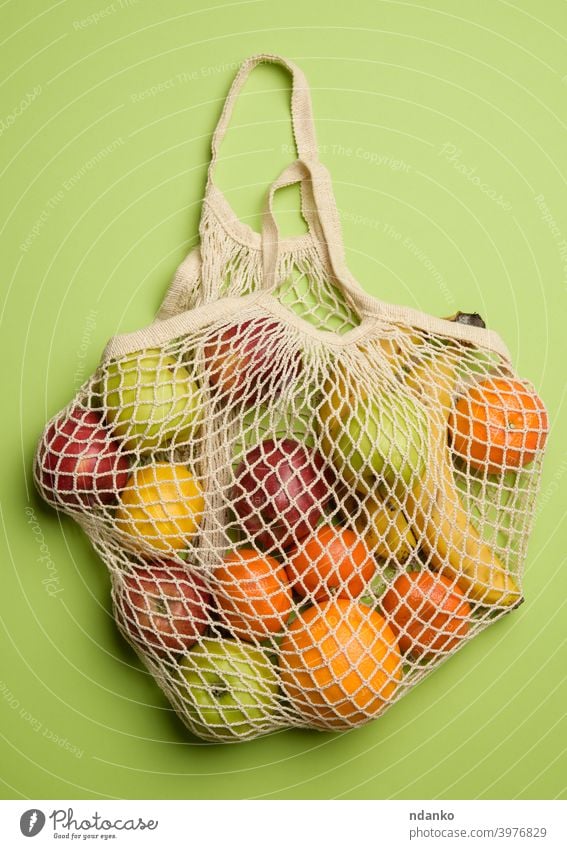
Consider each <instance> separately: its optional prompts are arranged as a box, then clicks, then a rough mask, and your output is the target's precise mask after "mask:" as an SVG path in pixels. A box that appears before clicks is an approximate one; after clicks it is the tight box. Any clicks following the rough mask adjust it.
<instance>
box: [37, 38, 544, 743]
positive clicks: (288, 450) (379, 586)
mask: <svg viewBox="0 0 567 849" xmlns="http://www.w3.org/2000/svg"><path fill="white" fill-rule="evenodd" d="M261 61H281V62H282V64H284V65H285V66H286V67H288V68H289V69H290V71H291V73H292V81H293V89H292V117H293V124H294V134H295V139H296V145H297V150H298V159H297V161H295V162H294V163H292V164H291V165H290V166H288V167H287V168H286V169H285V171H284V172H283V173H282V175H281V176H280V177H279V178H278V180H276V182H275V183H274V184H273V185H272V186H271V188H270V191H269V193H268V198H267V202H266V208H265V213H264V218H263V222H264V223H263V230H262V234H261V235H260V234H256V233H254V232H253V231H252V230H250V228H248V227H246V226H245V225H244V224H241V223H240V222H238V221H237V219H236V217H235V216H234V213H233V212H232V211H231V209H230V207H229V206H228V204H227V202H226V200H225V199H224V197H223V196H222V194H221V193H220V191H219V190H218V188H217V187H216V186H215V183H214V179H213V169H214V164H215V160H216V154H217V151H218V146H219V143H220V141H221V139H222V136H223V134H224V132H225V130H226V127H227V124H228V120H229V117H230V112H231V109H232V105H233V102H234V99H235V97H236V95H237V93H238V90H239V88H240V87H241V86H242V84H243V82H244V79H245V77H246V76H247V74H248V73H249V71H250V70H251V68H252V67H254V66H255V65H256V64H258V63H259V62H261ZM294 183H299V184H300V187H301V196H302V214H303V217H304V219H305V221H306V224H307V225H308V233H307V234H306V235H304V236H301V237H297V238H295V239H287V240H283V239H280V238H279V234H278V228H277V225H276V222H275V219H274V214H273V198H274V194H275V192H276V191H277V190H278V189H279V188H281V187H283V186H287V185H291V184H294ZM200 236H201V244H200V249H199V252H198V255H197V254H195V253H193V254H192V255H190V257H189V258H188V260H186V261H185V263H184V264H183V265H182V266H181V268H180V270H179V271H178V273H177V275H176V278H175V280H174V282H173V284H172V287H171V289H170V291H169V293H168V296H167V297H166V301H165V303H164V305H163V307H162V310H161V311H160V315H159V317H158V320H156V321H155V322H154V323H153V324H151V325H150V326H149V327H147V328H145V329H143V330H141V331H139V332H135V333H130V334H126V335H121V336H117V337H114V338H113V339H112V340H111V341H110V342H109V344H108V346H107V347H106V349H105V351H104V354H103V356H102V359H101V363H100V365H99V367H98V369H97V371H96V373H95V374H94V375H93V376H92V378H91V379H89V380H88V381H87V382H86V383H85V385H84V386H83V387H82V388H81V390H80V391H79V392H78V393H77V395H76V396H75V398H74V399H73V400H72V402H71V403H70V404H69V405H68V406H67V407H66V408H65V409H64V410H63V411H62V413H60V414H59V415H57V416H56V417H54V419H52V420H51V422H49V423H48V425H47V427H46V429H45V431H44V434H43V436H42V438H41V440H40V445H39V449H38V452H37V456H36V463H35V478H36V482H37V485H38V487H39V489H40V491H41V492H42V494H43V496H44V497H45V498H46V499H47V500H48V501H49V502H50V503H51V504H52V505H53V506H54V507H56V508H57V509H60V510H63V511H65V512H66V513H68V514H69V515H71V516H72V517H73V518H74V519H75V520H76V521H77V522H79V524H80V525H81V527H82V528H83V529H84V531H85V533H86V534H87V535H88V536H89V538H90V539H91V541H92V544H93V545H94V547H95V549H96V550H97V552H98V553H99V554H100V556H101V558H102V559H103V561H104V562H105V563H106V565H107V566H108V569H109V572H110V576H111V582H112V601H113V609H114V614H115V618H116V622H117V624H118V627H119V629H120V631H121V632H122V634H123V635H124V637H125V638H126V639H127V640H128V641H129V643H130V644H131V645H132V646H133V648H134V649H135V651H136V652H137V653H138V655H139V657H140V658H141V659H142V661H143V662H144V664H145V665H146V666H147V668H148V669H149V671H150V672H151V674H152V675H153V676H154V677H155V679H156V682H157V683H158V684H159V686H160V687H161V688H162V690H163V691H164V693H165V694H166V695H167V697H168V699H169V700H170V702H171V704H172V705H173V707H174V709H175V710H176V712H177V713H178V715H179V717H180V718H181V720H182V721H183V722H184V723H185V724H186V725H187V726H188V728H189V729H190V730H191V731H192V732H194V733H195V734H196V735H198V736H199V737H201V738H203V739H205V740H211V741H226V742H236V741H241V740H245V739H250V738H253V737H257V736H259V735H262V734H266V733H269V732H272V731H274V730H276V729H281V728H285V727H290V726H300V727H308V728H314V729H323V730H325V729H326V730H343V729H348V728H353V727H355V726H359V725H362V724H364V723H366V722H368V721H369V720H371V719H373V718H375V717H377V716H379V715H382V714H383V713H384V712H385V711H386V710H387V709H388V708H389V707H390V706H391V705H392V704H393V703H394V702H396V701H397V700H398V699H399V698H401V697H402V696H403V695H404V693H406V692H407V691H408V690H409V689H410V688H411V687H413V686H415V685H416V684H417V683H418V682H419V681H421V680H422V679H423V678H424V677H425V676H426V675H427V674H428V673H429V672H431V671H432V670H433V669H434V668H435V667H436V666H437V665H438V664H439V663H441V662H442V661H444V660H445V659H447V658H448V657H449V656H450V655H451V654H453V653H454V652H456V651H457V650H458V648H459V647H460V646H462V645H463V644H464V643H465V642H466V641H467V640H470V639H472V638H473V637H474V636H475V635H476V634H478V633H479V632H480V631H482V630H483V629H484V628H485V627H487V625H489V624H490V623H492V622H494V621H496V620H497V619H499V618H500V617H502V616H504V615H505V614H506V613H508V612H510V611H511V610H513V609H515V608H516V607H517V606H518V604H519V603H520V602H521V601H522V570H523V564H524V560H525V554H526V544H527V540H528V535H529V530H530V522H531V518H532V516H533V512H534V510H533V508H534V498H535V493H536V489H537V485H538V481H539V476H540V467H541V459H542V456H541V455H542V451H543V446H544V442H545V435H546V433H547V429H548V422H547V416H546V413H545V409H544V408H543V405H542V403H541V401H540V400H539V398H538V397H537V395H536V394H535V392H534V390H533V387H532V386H531V385H530V384H529V383H527V382H525V381H521V380H519V379H518V378H517V377H516V376H515V374H514V371H513V369H512V366H511V363H510V358H509V355H508V352H507V350H506V347H505V345H504V344H503V342H502V341H501V340H500V339H499V337H498V336H497V335H496V334H495V333H494V332H491V331H489V330H486V329H483V328H481V327H476V326H471V325H469V324H463V323H460V322H457V321H452V320H447V319H441V318H434V317H432V316H429V315H426V314H424V313H421V312H418V311H415V310H411V309H408V308H407V307H401V306H393V305H390V304H386V303H383V302H381V301H378V300H376V299H375V298H372V297H370V296H368V295H367V294H365V293H364V291H363V290H362V289H361V287H360V286H359V285H358V283H357V282H356V281H355V280H354V278H353V277H352V276H351V275H350V273H349V272H348V270H347V268H346V265H345V258H344V250H343V245H342V238H341V230H340V225H339V217H338V212H337V208H336V204H335V201H334V197H333V192H332V187H331V181H330V178H329V175H328V172H327V171H326V169H325V168H324V167H323V166H322V164H321V163H320V162H318V160H317V157H316V143H315V135H314V129H313V122H312V118H311V104H310V99H309V92H308V88H307V83H306V81H305V78H304V77H303V75H302V74H301V72H300V71H299V69H298V68H297V67H296V66H294V65H293V64H292V63H290V62H287V61H286V60H280V59H279V58H278V57H272V56H264V55H263V56H259V57H253V58H252V59H251V60H248V62H246V63H245V64H244V65H243V67H242V69H241V71H240V72H239V74H238V75H237V77H236V80H235V83H234V85H233V88H232V90H231V93H230V95H229V97H228V99H227V103H226V105H225V109H224V111H223V114H222V116H221V120H220V122H219V125H218V127H217V131H216V133H215V137H214V139H213V157H212V161H211V169H210V172H209V180H208V184H207V189H206V196H205V200H204V205H203V213H202V220H201V226H200Z"/></svg>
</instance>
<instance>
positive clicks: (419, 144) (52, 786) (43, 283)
mask: <svg viewBox="0 0 567 849" xmlns="http://www.w3.org/2000/svg"><path fill="white" fill-rule="evenodd" d="M103 10H104V11H105V15H104V16H103V17H100V18H99V19H97V18H96V17H90V18H89V16H93V15H94V14H95V13H96V14H97V15H100V14H101V12H102V11H103ZM566 45H567V21H566V18H565V5H564V3H563V2H561V0H546V2H541V0H540V2H535V0H519V2H516V3H510V2H505V0H482V2H472V0H469V2H461V3H458V4H455V3H454V2H450V0H435V2H433V0H432V2H431V3H405V2H378V1H377V0H365V2H359V3H356V4H351V3H342V4H330V3H328V2H322V0H318V2H310V3H309V2H305V0H301V2H299V0H287V2H284V3H282V2H262V0H256V1H255V2H254V0H252V2H230V3H218V2H210V0H208V2H207V3H202V4H201V8H197V7H196V4H195V7H194V6H193V4H189V3H187V2H181V0H162V1H161V2H159V3H152V2H150V0H139V2H132V0H130V2H126V0H122V3H121V2H119V0H113V1H112V2H111V3H109V4H107V5H105V3H104V2H102V1H101V0H80V1H79V0H74V2H55V3H52V4H50V3H46V2H38V0H32V2H25V3H24V2H18V0H8V2H2V3H1V4H0V48H1V49H0V61H1V62H2V65H3V68H2V74H1V75H0V98H1V104H2V105H1V110H0V119H1V120H2V122H3V123H2V124H1V131H0V146H1V149H2V152H1V157H0V180H1V188H0V204H1V206H2V216H1V235H0V255H1V257H2V291H3V304H2V330H1V335H0V338H1V344H2V347H3V353H2V363H3V369H2V371H3V383H2V396H3V426H4V427H3V432H4V435H3V439H2V443H1V457H2V464H1V465H2V474H1V476H0V479H1V482H2V489H3V493H2V503H1V504H2V514H1V518H2V522H3V542H4V553H3V556H2V591H1V594H0V605H1V616H2V626H3V648H2V667H1V672H0V677H1V679H2V680H1V689H2V692H1V693H0V728H1V731H2V737H3V743H2V745H3V749H4V751H3V753H2V757H1V763H2V769H1V776H2V782H3V791H4V794H5V796H6V797H7V798H20V797H31V798H87V797H93V798H97V797H104V798H113V797H120V798H122V797H127V798H133V799H135V798H198V797H213V798H215V797H217V798H225V797H261V798H276V797H288V798H289V797H296V798H328V797H341V798H345V797H347V798H348V797H351V798H352V797H367V798H435V797H439V798H477V797H482V798H499V797H504V798H516V797H520V798H546V797H548V798H549V797H551V798H554V797H562V798H564V797H565V795H566V787H565V782H566V780H567V779H566V776H567V770H566V758H565V748H564V747H565V742H566V739H567V734H566V731H567V727H566V723H565V718H564V715H565V704H566V703H567V687H566V683H565V669H566V659H567V658H566V651H565V631H566V629H565V622H566V615H565V614H566V611H565V599H566V597H567V567H566V565H565V563H564V562H563V561H564V550H565V541H566V539H565V525H564V513H565V500H566V499H565V496H566V486H565V483H566V480H567V450H566V448H565V440H564V435H565V432H566V418H567V417H566V415H565V405H564V401H565V355H566V353H567V349H566V344H565V339H566V335H567V334H566V333H565V315H566V310H565V307H566V300H567V297H566V295H567V249H566V247H565V245H563V247H562V244H561V243H562V241H563V240H564V239H567V208H566V203H565V197H566V194H565V174H566V159H567V144H566V141H567V139H566V133H565V129H566V126H565V122H566V121H567V110H566V108H565V103H566V98H567V50H566ZM262 51H267V52H278V53H282V54H284V55H286V56H289V57H290V58H293V59H295V60H296V61H297V62H299V63H300V64H301V66H302V67H303V69H304V70H305V72H306V74H307V77H308V79H309V81H310V83H311V85H312V88H313V101H314V108H315V116H316V122H317V130H318V139H319V142H320V144H321V158H322V160H323V161H324V162H325V164H326V165H327V166H328V167H329V168H330V170H331V173H332V175H333V178H334V185H335V190H336V195H337V202H338V205H339V208H340V210H341V215H342V219H343V225H344V236H345V242H346V245H347V258H348V261H349V264H350V267H351V270H352V271H353V273H354V274H355V276H356V277H357V278H358V279H359V280H360V281H361V283H362V284H363V286H364V287H365V288H366V289H367V291H368V292H370V293H372V294H374V295H376V296H378V297H380V298H382V299H384V300H387V301H393V302H397V303H402V304H409V305H411V306H414V307H417V308H419V309H422V310H426V311H429V312H432V313H433V314H435V315H448V314H451V313H453V312H455V311H456V309H459V308H461V309H464V310H470V311H472V310H478V311H479V312H480V313H481V314H482V315H483V316H484V318H485V319H486V321H487V323H488V324H489V325H490V326H491V327H493V328H494V329H497V330H498V331H499V333H500V334H501V335H502V337H503V338H504V340H505V341H506V342H507V344H508V345H509V347H510V349H511V352H512V355H513V359H514V362H515V364H516V366H517V368H518V370H519V372H520V373H521V374H522V375H523V376H525V377H528V378H530V379H531V380H533V381H534V382H535V383H536V385H537V386H538V388H539V390H540V392H541V395H542V397H543V398H544V399H545V401H546V404H547V405H548V407H549V411H550V414H551V420H552V433H551V438H550V440H549V450H548V454H547V458H546V463H545V468H544V479H543V484H542V491H541V497H540V502H539V507H538V511H537V515H536V521H535V528H534V533H533V537H532V539H531V542H530V547H529V557H528V562H527V568H526V575H525V593H526V597H527V602H526V603H525V604H524V605H523V606H522V607H521V609H519V610H518V611H517V612H515V613H514V614H513V615H512V616H510V617H506V618H505V619H504V620H502V621H500V622H499V623H497V624H496V625H495V626H494V627H493V628H490V629H488V630H487V631H486V632H484V633H483V634H482V635H481V636H479V637H478V638H477V639H476V640H474V641H473V642H472V643H471V644H469V645H467V646H465V647H464V649H463V650H462V651H460V653H459V654H458V655H457V656H456V657H454V658H453V659H452V660H451V661H450V662H449V663H447V664H445V665H444V666H443V667H442V668H440V669H439V670H438V671H437V672H435V673H434V674H433V675H432V676H431V677H430V678H429V679H428V680H427V681H426V682H425V683H423V684H422V685H420V686H419V687H418V688H416V689H415V690H414V691H412V693H411V694H409V695H408V696H407V697H406V698H404V699H403V700H402V701H401V702H400V703H399V704H397V705H396V706H395V708H394V709H393V710H391V711H390V712H389V713H388V714H387V715H386V716H384V717H383V718H382V719H380V720H379V721H377V722H375V723H373V724H370V725H368V726H367V727H365V728H363V729H360V730H357V731H355V732H352V733H348V734H343V735H340V736H333V735H330V734H318V733H309V732H298V731H293V732H281V733H279V734H276V735H273V736H271V737H270V738H267V739H262V740H258V741H254V742H252V743H249V744H245V745H240V746H226V747H220V746H210V745H204V744H199V743H198V742H196V741H194V740H192V739H191V738H188V736H187V734H186V733H185V732H184V730H183V728H182V726H181V725H180V724H179V722H178V721H177V720H176V719H175V717H174V716H173V715H172V713H171V711H170V710H169V709H168V706H167V704H166V702H165V700H164V698H163V697H162V695H161V694H160V692H159V690H158V689H157V687H156V686H154V684H153V683H152V680H151V679H150V678H149V676H148V675H147V673H146V672H144V671H143V670H142V669H141V668H140V666H139V664H138V662H137V661H136V659H135V657H134V656H133V654H132V653H131V652H130V650H129V649H128V647H127V646H126V645H125V644H123V642H122V641H121V639H120V638H119V636H118V634H117V632H116V630H115V627H114V625H113V622H112V618H111V615H110V612H109V580H108V576H107V573H106V570H105V568H104V566H103V565H102V564H101V563H100V562H99V561H98V559H97V558H96V557H95V555H94V554H93V553H92V551H91V549H90V547H89V544H88V542H87V540H86V539H85V538H84V537H83V536H82V534H81V532H80V530H79V529H78V528H77V527H76V526H75V525H74V524H73V523H72V522H71V521H70V520H67V519H66V518H64V517H59V516H58V515H57V514H55V513H54V512H52V511H50V510H48V509H46V508H44V507H43V506H42V504H41V503H40V502H39V501H38V499H37V498H36V496H35V494H34V492H33V485H32V482H31V476H30V467H31V462H32V456H33V452H34V446H35V442H36V440H37V437H38V435H39V433H40V431H41V429H42V426H43V424H44V422H45V420H46V419H47V418H48V417H49V416H51V415H52V414H53V413H55V412H56V411H57V410H58V409H59V408H60V407H62V406H63V405H64V404H65V403H66V402H67V401H68V400H69V398H70V397H71V396H72V394H73V392H74V390H75V388H76V387H77V386H78V384H79V383H80V382H81V381H82V380H83V379H84V378H85V377H86V376H87V375H88V373H89V372H90V371H92V370H93V369H94V368H95V366H96V364H97V361H98V358H99V356H100V353H101V351H102V348H103V346H104V344H105V343H106V341H107V339H108V338H109V337H110V336H111V335H113V334H114V333H116V332H122V331H129V330H134V329H136V328H138V327H141V326H143V325H145V324H147V323H149V322H150V321H151V320H152V317H153V315H154V314H155V312H156V310H157V308H158V306H159V303H160V301H161V299H162V297H163V295H164V293H165V291H166V289H167V286H168V283H169V280H170V279H171V276H172V274H173V271H174V269H175V267H176V265H177V264H178V263H179V262H180V261H181V259H182V258H183V257H184V255H185V254H186V252H187V250H188V248H189V247H190V246H192V245H194V244H195V243H196V241H197V234H198V220H199V211H200V203H201V197H202V193H203V188H204V180H205V175H206V168H207V164H208V157H209V144H210V136H211V133H212V131H213V128H214V125H215V122H216V120H217V118H218V115H219V113H220V109H221V107H222V101H223V98H224V96H225V95H226V92H227V90H228V86H229V84H230V81H231V79H232V76H233V74H234V68H235V67H236V64H237V63H238V62H239V61H241V60H242V59H243V58H245V57H246V56H247V55H250V54H253V53H257V52H262ZM39 87H41V89H40V90H39ZM152 87H154V89H157V91H154V93H152V92H151V89H152ZM148 90H150V91H149V93H148ZM34 91H35V96H34V97H32V96H31V95H32V94H33V93H34ZM246 95H247V96H246V97H244V98H243V99H242V100H241V101H240V102H239V105H238V109H237V111H236V113H235V124H234V126H233V128H232V130H233V131H232V132H231V133H230V135H229V137H227V142H226V145H225V146H224V147H223V161H222V163H221V166H220V168H219V172H218V176H219V183H220V184H221V185H222V186H223V188H225V189H226V190H227V193H228V196H229V199H230V200H231V202H232V203H233V205H234V207H235V209H236V210H237V212H238V213H239V215H240V216H241V217H242V218H244V219H246V220H248V221H249V222H250V223H251V224H252V225H253V226H256V227H257V226H258V222H259V215H258V213H259V210H260V209H261V204H262V201H263V198H264V194H265V191H266V187H267V185H268V184H269V182H270V181H271V180H272V179H273V178H274V177H275V176H276V175H277V173H278V172H279V170H280V169H281V168H282V167H283V166H284V165H285V164H286V162H288V161H290V160H291V159H292V158H293V154H292V152H291V151H290V149H289V147H288V146H289V145H290V144H291V133H290V128H289V120H288V101H289V88H288V80H287V77H286V75H285V74H284V73H283V72H281V73H280V72H278V71H277V69H273V68H262V69H260V70H259V71H258V72H257V73H256V74H255V75H254V76H253V78H252V79H251V81H250V85H249V86H248V88H247V89H246ZM26 96H28V101H29V105H28V108H27V109H26V110H25V111H23V112H22V113H21V114H16V113H18V112H19V109H18V104H19V103H20V101H21V100H22V98H26ZM9 116H12V117H9ZM237 125H240V127H238V126H237ZM103 149H107V151H108V153H107V155H104V154H101V151H102V150H103ZM451 152H452V153H451ZM451 157H452V158H451ZM93 159H94V160H95V161H96V164H95V165H94V167H84V166H85V165H86V163H88V162H89V161H90V160H93ZM81 169H83V170H81ZM473 169H474V170H473ZM77 174H79V175H80V176H79V179H78V180H76V179H74V178H73V175H77ZM475 176H478V177H479V180H478V181H475V180H474V179H473V178H474V177H475ZM481 185H482V186H484V190H483V189H482V188H481ZM539 196H543V200H542V199H541V198H540V200H539V201H538V200H537V198H538V197H539ZM499 198H500V201H499V200H498V199H499ZM542 204H545V207H544V206H543V205H542ZM293 206H294V198H293V197H292V195H291V193H288V195H287V196H285V197H282V198H280V200H279V208H280V211H281V212H282V215H283V216H284V217H285V228H286V229H287V230H289V231H290V232H291V231H292V230H293V227H294V226H296V225H294V221H295V219H294V217H293V216H291V214H288V215H287V216H285V208H286V207H287V208H288V209H290V208H292V207H293ZM547 211H549V216H551V218H550V219H549V220H548V221H545V220H543V218H544V215H545V213H546V212H547ZM36 222H41V223H40V224H39V225H38V226H37V227H36V234H35V235H34V231H33V228H34V225H35V224H36ZM30 234H31V235H30ZM562 437H563V438H562ZM26 508H31V510H32V511H33V513H32V514H30V512H29V511H28V512H26ZM30 517H31V518H32V519H33V521H30ZM38 528H39V534H41V535H42V537H39V536H38ZM42 538H43V541H44V545H46V546H47V550H48V553H49V557H50V558H51V561H52V563H53V566H52V570H51V571H52V577H55V578H56V579H57V581H58V583H57V587H58V589H60V590H61V592H59V593H58V594H57V595H56V596H55V597H51V596H50V595H49V594H48V593H47V592H46V585H45V584H42V581H43V580H44V579H45V578H46V577H47V576H48V574H49V572H48V569H47V567H46V563H45V561H41V560H40V559H39V558H40V556H41V553H42V552H41V541H42ZM44 554H45V550H44ZM58 739H59V742H57V740H58ZM65 740H66V741H67V743H66V744H65ZM72 747H75V748H74V749H73V748H72ZM78 750H79V751H78Z"/></svg>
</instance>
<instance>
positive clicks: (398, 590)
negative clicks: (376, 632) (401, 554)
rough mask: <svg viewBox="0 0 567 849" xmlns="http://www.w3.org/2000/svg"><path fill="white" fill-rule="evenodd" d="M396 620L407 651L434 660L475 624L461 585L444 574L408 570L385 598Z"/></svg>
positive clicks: (394, 621) (456, 644) (450, 649)
mask: <svg viewBox="0 0 567 849" xmlns="http://www.w3.org/2000/svg"><path fill="white" fill-rule="evenodd" d="M381 603H382V607H383V608H384V610H385V611H386V613H387V614H388V615H389V616H390V617H391V619H392V620H393V623H392V628H393V630H394V632H395V633H396V634H397V635H398V638H399V645H400V649H401V651H402V653H403V654H408V653H409V654H411V655H412V657H414V658H416V659H417V658H424V659H426V660H431V659H432V658H434V657H435V656H436V655H438V654H441V653H443V654H445V653H447V652H450V651H452V650H453V649H454V648H456V647H457V646H458V645H459V643H460V642H461V641H462V640H464V639H465V638H466V636H467V633H468V631H469V628H470V624H471V619H470V617H471V612H472V611H471V607H470V605H469V603H468V601H467V600H466V599H465V596H464V594H463V592H462V590H461V589H459V587H458V586H456V585H455V584H454V583H452V582H451V581H450V580H448V579H447V578H445V577H444V576H443V575H437V574H433V573H432V572H427V571H425V572H407V573H404V574H402V575H400V576H399V577H398V578H396V580H395V581H394V583H393V584H392V587H391V588H390V589H389V590H388V592H387V593H386V594H385V596H384V597H383V599H382V602H381Z"/></svg>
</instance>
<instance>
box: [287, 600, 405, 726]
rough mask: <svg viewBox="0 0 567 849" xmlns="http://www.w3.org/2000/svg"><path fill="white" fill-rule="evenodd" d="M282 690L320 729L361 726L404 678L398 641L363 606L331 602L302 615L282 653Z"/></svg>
mask: <svg viewBox="0 0 567 849" xmlns="http://www.w3.org/2000/svg"><path fill="white" fill-rule="evenodd" d="M280 672H281V680H282V687H283V689H284V691H285V693H286V695H287V697H288V698H289V700H290V702H291V704H292V705H293V707H294V708H295V710H296V711H297V713H298V714H299V715H300V716H301V717H302V718H303V719H304V720H306V722H308V723H310V724H314V725H316V726H319V727H321V728H345V727H348V726H352V725H359V724H361V723H363V722H366V721H367V720H369V719H371V718H372V717H373V716H376V714H378V713H379V712H380V711H381V710H383V709H384V708H385V707H386V705H387V704H388V702H390V701H391V700H392V698H393V696H394V694H395V693H396V690H397V689H398V686H399V683H400V681H401V678H402V663H401V656H400V651H399V649H398V645H397V643H396V638H395V636H394V633H393V631H392V629H391V628H390V627H389V626H388V624H387V622H386V620H385V619H384V618H383V617H382V616H381V615H380V614H379V613H377V612H376V611H374V610H372V609H371V608H370V607H367V606H366V605H365V604H360V603H356V602H351V601H348V600H347V599H341V598H338V599H333V600H331V601H327V602H325V603H323V604H315V605H313V606H312V607H310V608H308V609H307V610H304V611H302V612H301V613H300V614H299V616H298V618H297V619H295V620H294V622H292V624H291V625H290V627H289V629H288V631H287V634H286V635H285V637H284V639H283V641H282V644H281V652H280Z"/></svg>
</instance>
